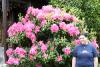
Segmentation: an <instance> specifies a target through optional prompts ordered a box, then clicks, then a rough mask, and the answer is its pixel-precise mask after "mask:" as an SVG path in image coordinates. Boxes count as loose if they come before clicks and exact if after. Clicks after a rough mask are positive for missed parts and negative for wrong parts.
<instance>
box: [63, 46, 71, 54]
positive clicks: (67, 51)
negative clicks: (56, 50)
mask: <svg viewBox="0 0 100 67" xmlns="http://www.w3.org/2000/svg"><path fill="white" fill-rule="evenodd" d="M63 51H64V54H65V55H69V54H70V53H71V49H70V47H66V48H64V50H63Z"/></svg>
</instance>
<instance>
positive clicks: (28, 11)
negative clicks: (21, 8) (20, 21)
mask: <svg viewBox="0 0 100 67" xmlns="http://www.w3.org/2000/svg"><path fill="white" fill-rule="evenodd" d="M32 10H33V7H32V6H30V7H29V8H28V9H27V14H30V13H31V12H32Z"/></svg>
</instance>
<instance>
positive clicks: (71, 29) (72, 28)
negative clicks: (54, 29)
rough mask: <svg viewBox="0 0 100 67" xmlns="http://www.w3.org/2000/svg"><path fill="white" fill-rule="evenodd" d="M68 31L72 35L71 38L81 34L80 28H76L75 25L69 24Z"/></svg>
mask: <svg viewBox="0 0 100 67" xmlns="http://www.w3.org/2000/svg"><path fill="white" fill-rule="evenodd" d="M66 29H67V31H68V33H69V34H70V36H74V35H76V36H77V35H79V34H80V31H79V30H78V27H75V26H74V25H73V24H67V26H66Z"/></svg>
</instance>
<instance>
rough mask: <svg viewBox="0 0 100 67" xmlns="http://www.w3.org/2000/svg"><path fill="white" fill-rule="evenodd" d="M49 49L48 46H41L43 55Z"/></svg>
mask: <svg viewBox="0 0 100 67" xmlns="http://www.w3.org/2000/svg"><path fill="white" fill-rule="evenodd" d="M47 48H48V47H47V45H41V51H42V52H43V53H45V52H46V50H47Z"/></svg>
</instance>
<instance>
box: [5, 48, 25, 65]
mask: <svg viewBox="0 0 100 67" xmlns="http://www.w3.org/2000/svg"><path fill="white" fill-rule="evenodd" d="M6 54H7V56H8V57H9V59H8V61H7V62H6V63H7V64H9V65H12V64H14V65H19V63H20V59H19V58H23V57H25V56H26V51H25V50H24V49H23V48H21V47H17V48H16V49H15V50H13V49H11V48H9V49H8V50H7V51H6ZM14 55H18V57H14Z"/></svg>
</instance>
